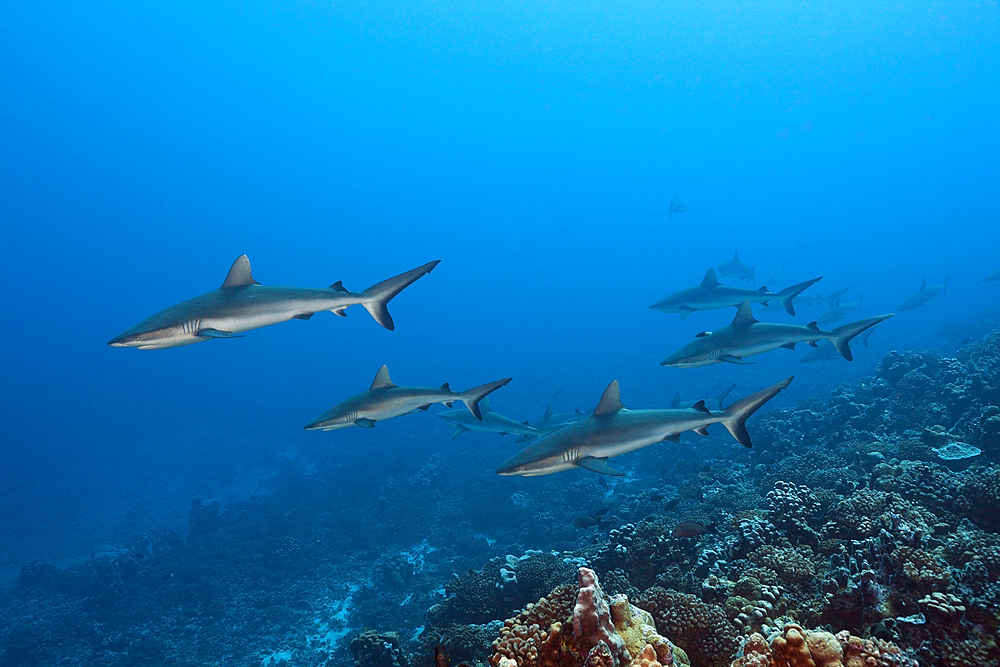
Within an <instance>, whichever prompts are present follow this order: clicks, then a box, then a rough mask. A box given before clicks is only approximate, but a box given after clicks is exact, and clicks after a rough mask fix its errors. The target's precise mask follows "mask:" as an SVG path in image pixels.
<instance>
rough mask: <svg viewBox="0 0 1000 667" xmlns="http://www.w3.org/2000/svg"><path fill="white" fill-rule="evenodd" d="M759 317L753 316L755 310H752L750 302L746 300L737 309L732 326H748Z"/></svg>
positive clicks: (754, 322)
mask: <svg viewBox="0 0 1000 667" xmlns="http://www.w3.org/2000/svg"><path fill="white" fill-rule="evenodd" d="M756 323H757V319H756V318H755V317H754V316H753V312H752V311H751V310H750V302H749V301H744V302H743V303H741V304H740V305H739V308H737V309H736V317H734V318H733V323H732V324H731V325H730V326H734V327H748V326H750V325H751V324H756Z"/></svg>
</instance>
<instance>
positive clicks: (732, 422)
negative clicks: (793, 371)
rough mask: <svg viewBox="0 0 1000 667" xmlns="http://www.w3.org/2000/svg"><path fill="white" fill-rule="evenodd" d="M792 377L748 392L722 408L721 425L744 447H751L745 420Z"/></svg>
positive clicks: (785, 385) (788, 382)
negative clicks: (747, 394)
mask: <svg viewBox="0 0 1000 667" xmlns="http://www.w3.org/2000/svg"><path fill="white" fill-rule="evenodd" d="M793 378H794V376H792V377H788V378H785V379H784V380H782V381H781V382H779V383H778V384H775V385H771V386H770V387H768V388H767V389H761V390H760V391H758V392H757V393H755V394H750V395H749V396H747V397H746V398H741V399H740V400H738V401H736V402H735V403H733V404H732V405H730V406H729V407H728V408H726V409H725V410H723V412H722V414H723V416H724V418H723V420H722V425H723V426H725V427H726V429H727V430H728V431H729V432H730V433H732V434H733V437H734V438H736V440H737V442H739V443H740V444H741V445H743V446H744V447H752V446H753V443H751V442H750V433H749V432H748V431H747V426H746V421H747V418H749V417H750V415H752V414H753V413H755V412H757V410H759V409H760V408H761V406H763V405H764V404H765V403H767V402H768V401H770V400H771V399H772V398H774V397H775V396H776V395H777V394H778V392H780V391H781V390H782V389H784V388H786V387H787V386H788V385H789V384H790V383H791V381H792V379H793Z"/></svg>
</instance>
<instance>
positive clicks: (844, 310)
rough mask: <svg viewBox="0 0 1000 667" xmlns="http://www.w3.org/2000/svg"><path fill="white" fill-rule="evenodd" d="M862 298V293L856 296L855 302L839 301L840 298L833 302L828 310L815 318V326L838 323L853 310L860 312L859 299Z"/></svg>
mask: <svg viewBox="0 0 1000 667" xmlns="http://www.w3.org/2000/svg"><path fill="white" fill-rule="evenodd" d="M863 296H864V292H862V293H861V294H858V300H857V301H841V299H840V297H837V300H836V301H834V302H833V305H832V306H830V309H829V310H828V311H826V312H825V313H823V314H822V315H820V316H819V317H817V318H816V323H817V324H829V323H830V322H839V321H840V320H842V319H844V318H845V317H847V316H848V315H850V314H851V313H853V312H854V311H855V310H861V298H862V297H863Z"/></svg>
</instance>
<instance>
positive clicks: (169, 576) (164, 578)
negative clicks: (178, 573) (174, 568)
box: [160, 572, 174, 581]
mask: <svg viewBox="0 0 1000 667" xmlns="http://www.w3.org/2000/svg"><path fill="white" fill-rule="evenodd" d="M173 577H174V573H173V572H167V573H166V574H165V575H163V576H162V577H160V580H161V581H170V580H171V579H173Z"/></svg>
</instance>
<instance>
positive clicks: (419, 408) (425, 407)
mask: <svg viewBox="0 0 1000 667" xmlns="http://www.w3.org/2000/svg"><path fill="white" fill-rule="evenodd" d="M430 407H431V404H430V403H428V404H427V405H419V406H417V410H420V411H421V412H425V411H426V410H427V409H428V408H430Z"/></svg>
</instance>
